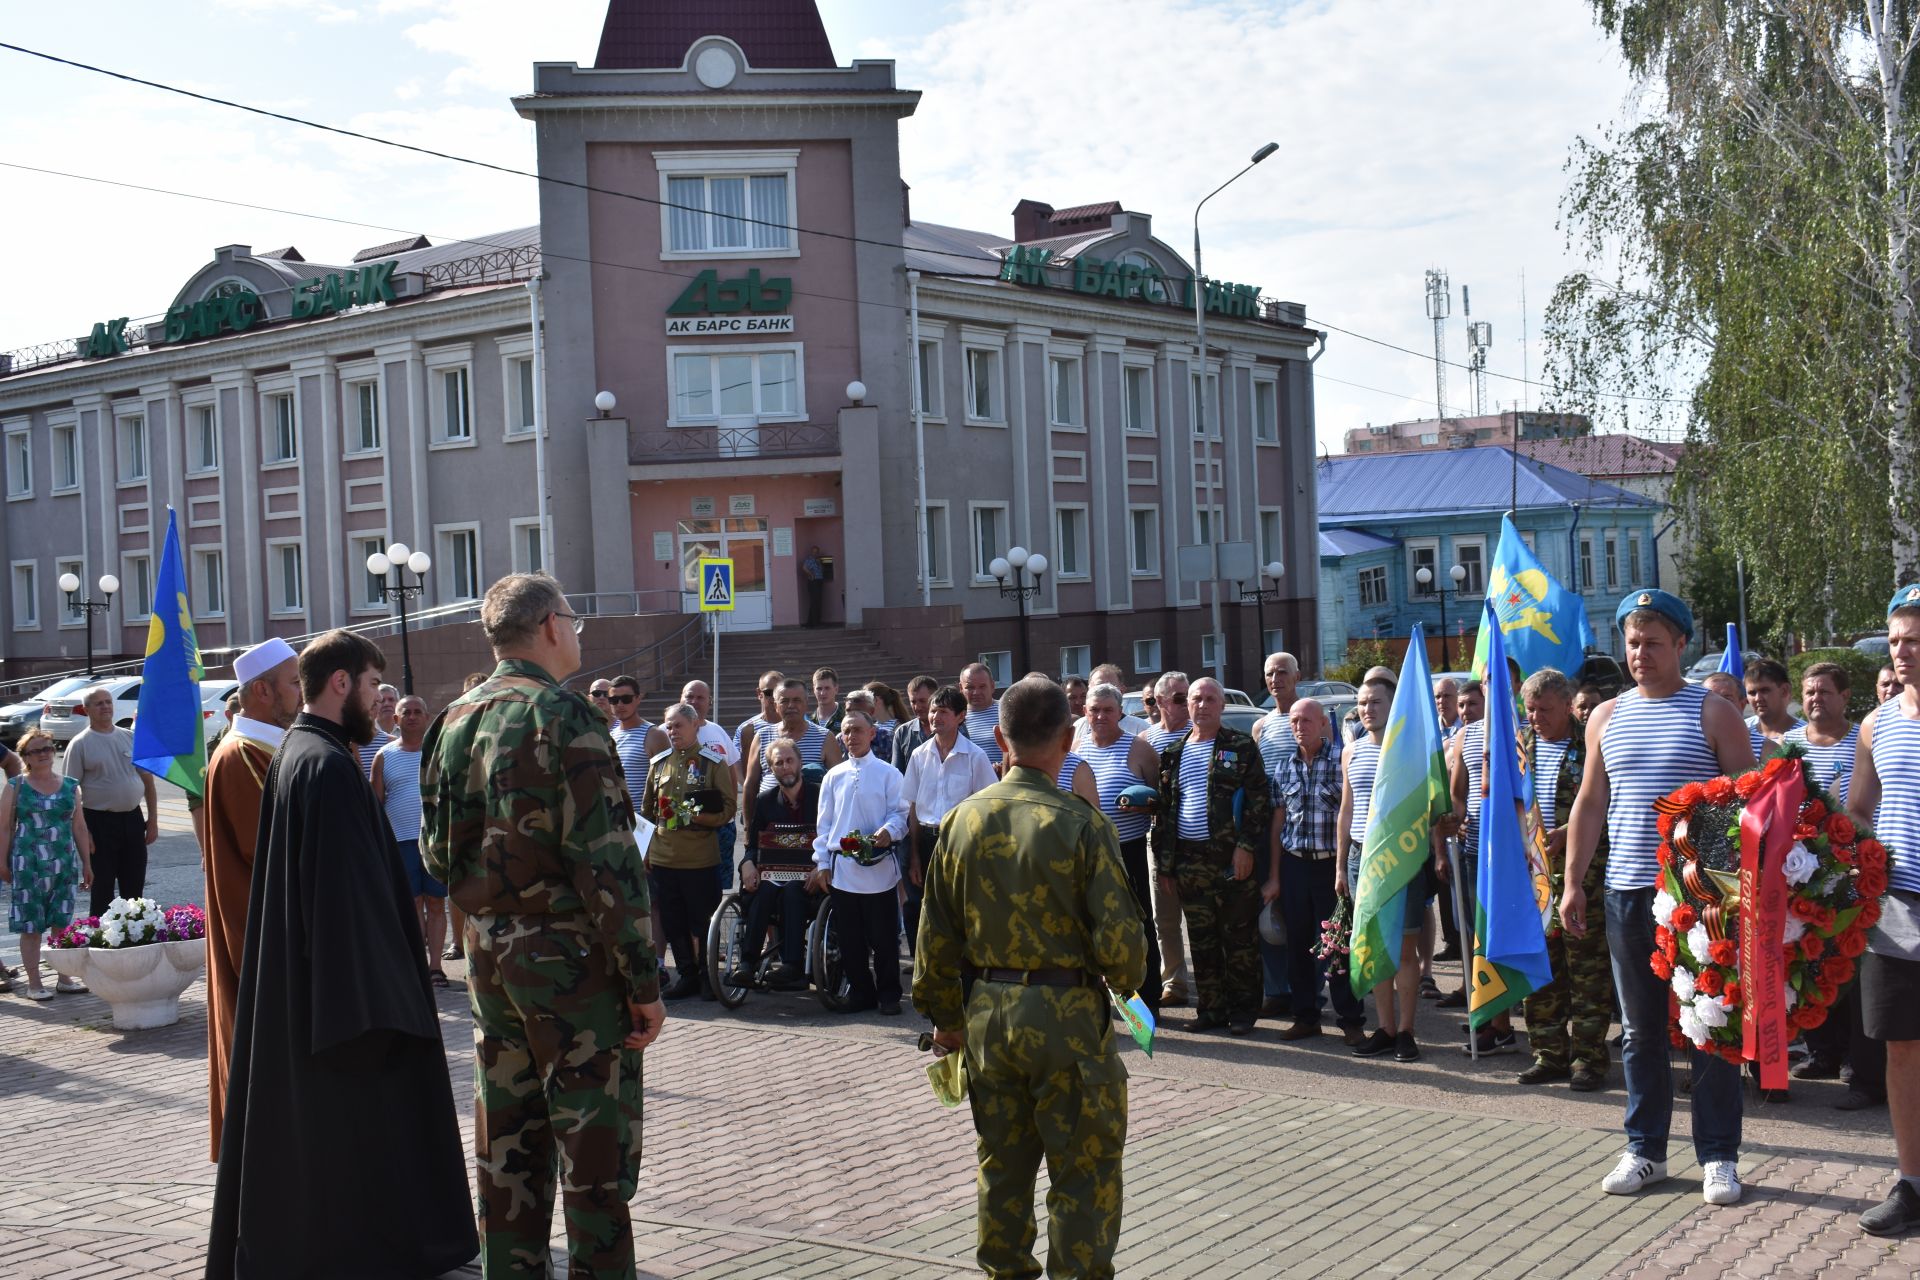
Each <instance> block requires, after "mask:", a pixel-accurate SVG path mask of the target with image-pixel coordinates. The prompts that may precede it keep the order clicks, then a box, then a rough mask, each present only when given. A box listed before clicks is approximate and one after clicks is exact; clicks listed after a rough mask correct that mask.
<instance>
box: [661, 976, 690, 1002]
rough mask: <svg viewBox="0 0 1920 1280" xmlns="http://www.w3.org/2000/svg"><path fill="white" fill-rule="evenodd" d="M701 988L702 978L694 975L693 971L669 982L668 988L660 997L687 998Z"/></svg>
mask: <svg viewBox="0 0 1920 1280" xmlns="http://www.w3.org/2000/svg"><path fill="white" fill-rule="evenodd" d="M699 990H700V979H698V978H696V977H694V976H693V975H692V974H691V973H682V974H681V975H680V976H679V977H677V978H675V979H674V980H673V981H672V982H670V983H668V984H667V987H666V990H664V991H662V992H661V993H660V998H661V999H662V1000H685V999H686V998H687V997H688V996H690V995H693V994H694V993H695V992H697V991H699Z"/></svg>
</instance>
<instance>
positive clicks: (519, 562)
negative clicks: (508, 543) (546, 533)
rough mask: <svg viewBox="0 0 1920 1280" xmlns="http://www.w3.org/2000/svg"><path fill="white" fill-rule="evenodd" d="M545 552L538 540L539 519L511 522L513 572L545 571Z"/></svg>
mask: <svg viewBox="0 0 1920 1280" xmlns="http://www.w3.org/2000/svg"><path fill="white" fill-rule="evenodd" d="M546 565H547V558H546V553H545V551H544V549H543V547H542V545H541V541H540V521H539V519H538V518H535V519H532V520H515V521H514V522H513V571H514V572H515V573H543V572H545V571H546Z"/></svg>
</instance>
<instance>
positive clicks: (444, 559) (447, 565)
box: [433, 521, 487, 604]
mask: <svg viewBox="0 0 1920 1280" xmlns="http://www.w3.org/2000/svg"><path fill="white" fill-rule="evenodd" d="M463 535H464V536H466V537H470V538H472V539H473V544H472V545H473V565H472V568H473V583H472V586H473V591H472V593H471V594H468V595H460V594H458V592H457V589H456V587H455V575H454V571H453V567H454V564H455V562H456V560H457V557H456V555H455V553H454V550H453V547H454V539H456V538H459V537H461V536H463ZM484 559H485V556H484V554H483V548H482V547H481V545H480V525H479V522H478V521H469V522H466V523H463V524H437V525H435V526H433V575H434V578H435V579H436V582H435V585H436V586H437V587H438V588H439V589H438V590H437V591H436V592H435V594H436V595H437V596H438V597H439V600H440V603H441V604H465V603H467V602H469V601H474V600H478V599H479V598H480V597H481V596H482V595H484V594H485V593H486V590H487V580H486V577H485V572H486V569H485V565H484Z"/></svg>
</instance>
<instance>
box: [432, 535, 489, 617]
mask: <svg viewBox="0 0 1920 1280" xmlns="http://www.w3.org/2000/svg"><path fill="white" fill-rule="evenodd" d="M435 560H436V563H435V564H434V566H433V567H434V571H435V572H436V573H437V574H438V575H439V577H440V583H441V588H442V589H441V596H440V598H441V599H442V600H449V601H451V600H478V599H479V598H480V530H479V529H478V527H472V526H470V527H467V528H463V529H442V530H440V554H439V555H438V556H437V557H435Z"/></svg>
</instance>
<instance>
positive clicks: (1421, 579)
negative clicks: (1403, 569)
mask: <svg viewBox="0 0 1920 1280" xmlns="http://www.w3.org/2000/svg"><path fill="white" fill-rule="evenodd" d="M1447 577H1449V578H1451V579H1453V591H1454V594H1455V595H1458V594H1459V593H1460V584H1461V583H1462V582H1465V581H1466V580H1467V566H1465V565H1463V564H1456V565H1454V566H1453V567H1452V568H1451V569H1448V570H1447ZM1413 580H1414V581H1415V582H1417V583H1419V584H1420V585H1421V586H1422V587H1432V586H1433V570H1431V569H1429V568H1427V566H1425V565H1421V566H1420V567H1419V568H1418V569H1416V570H1415V571H1414V574H1413ZM1434 594H1435V595H1437V596H1439V597H1440V666H1441V669H1442V670H1445V671H1451V670H1453V652H1452V650H1450V649H1448V648H1447V643H1448V638H1447V590H1446V588H1445V587H1435V588H1434Z"/></svg>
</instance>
